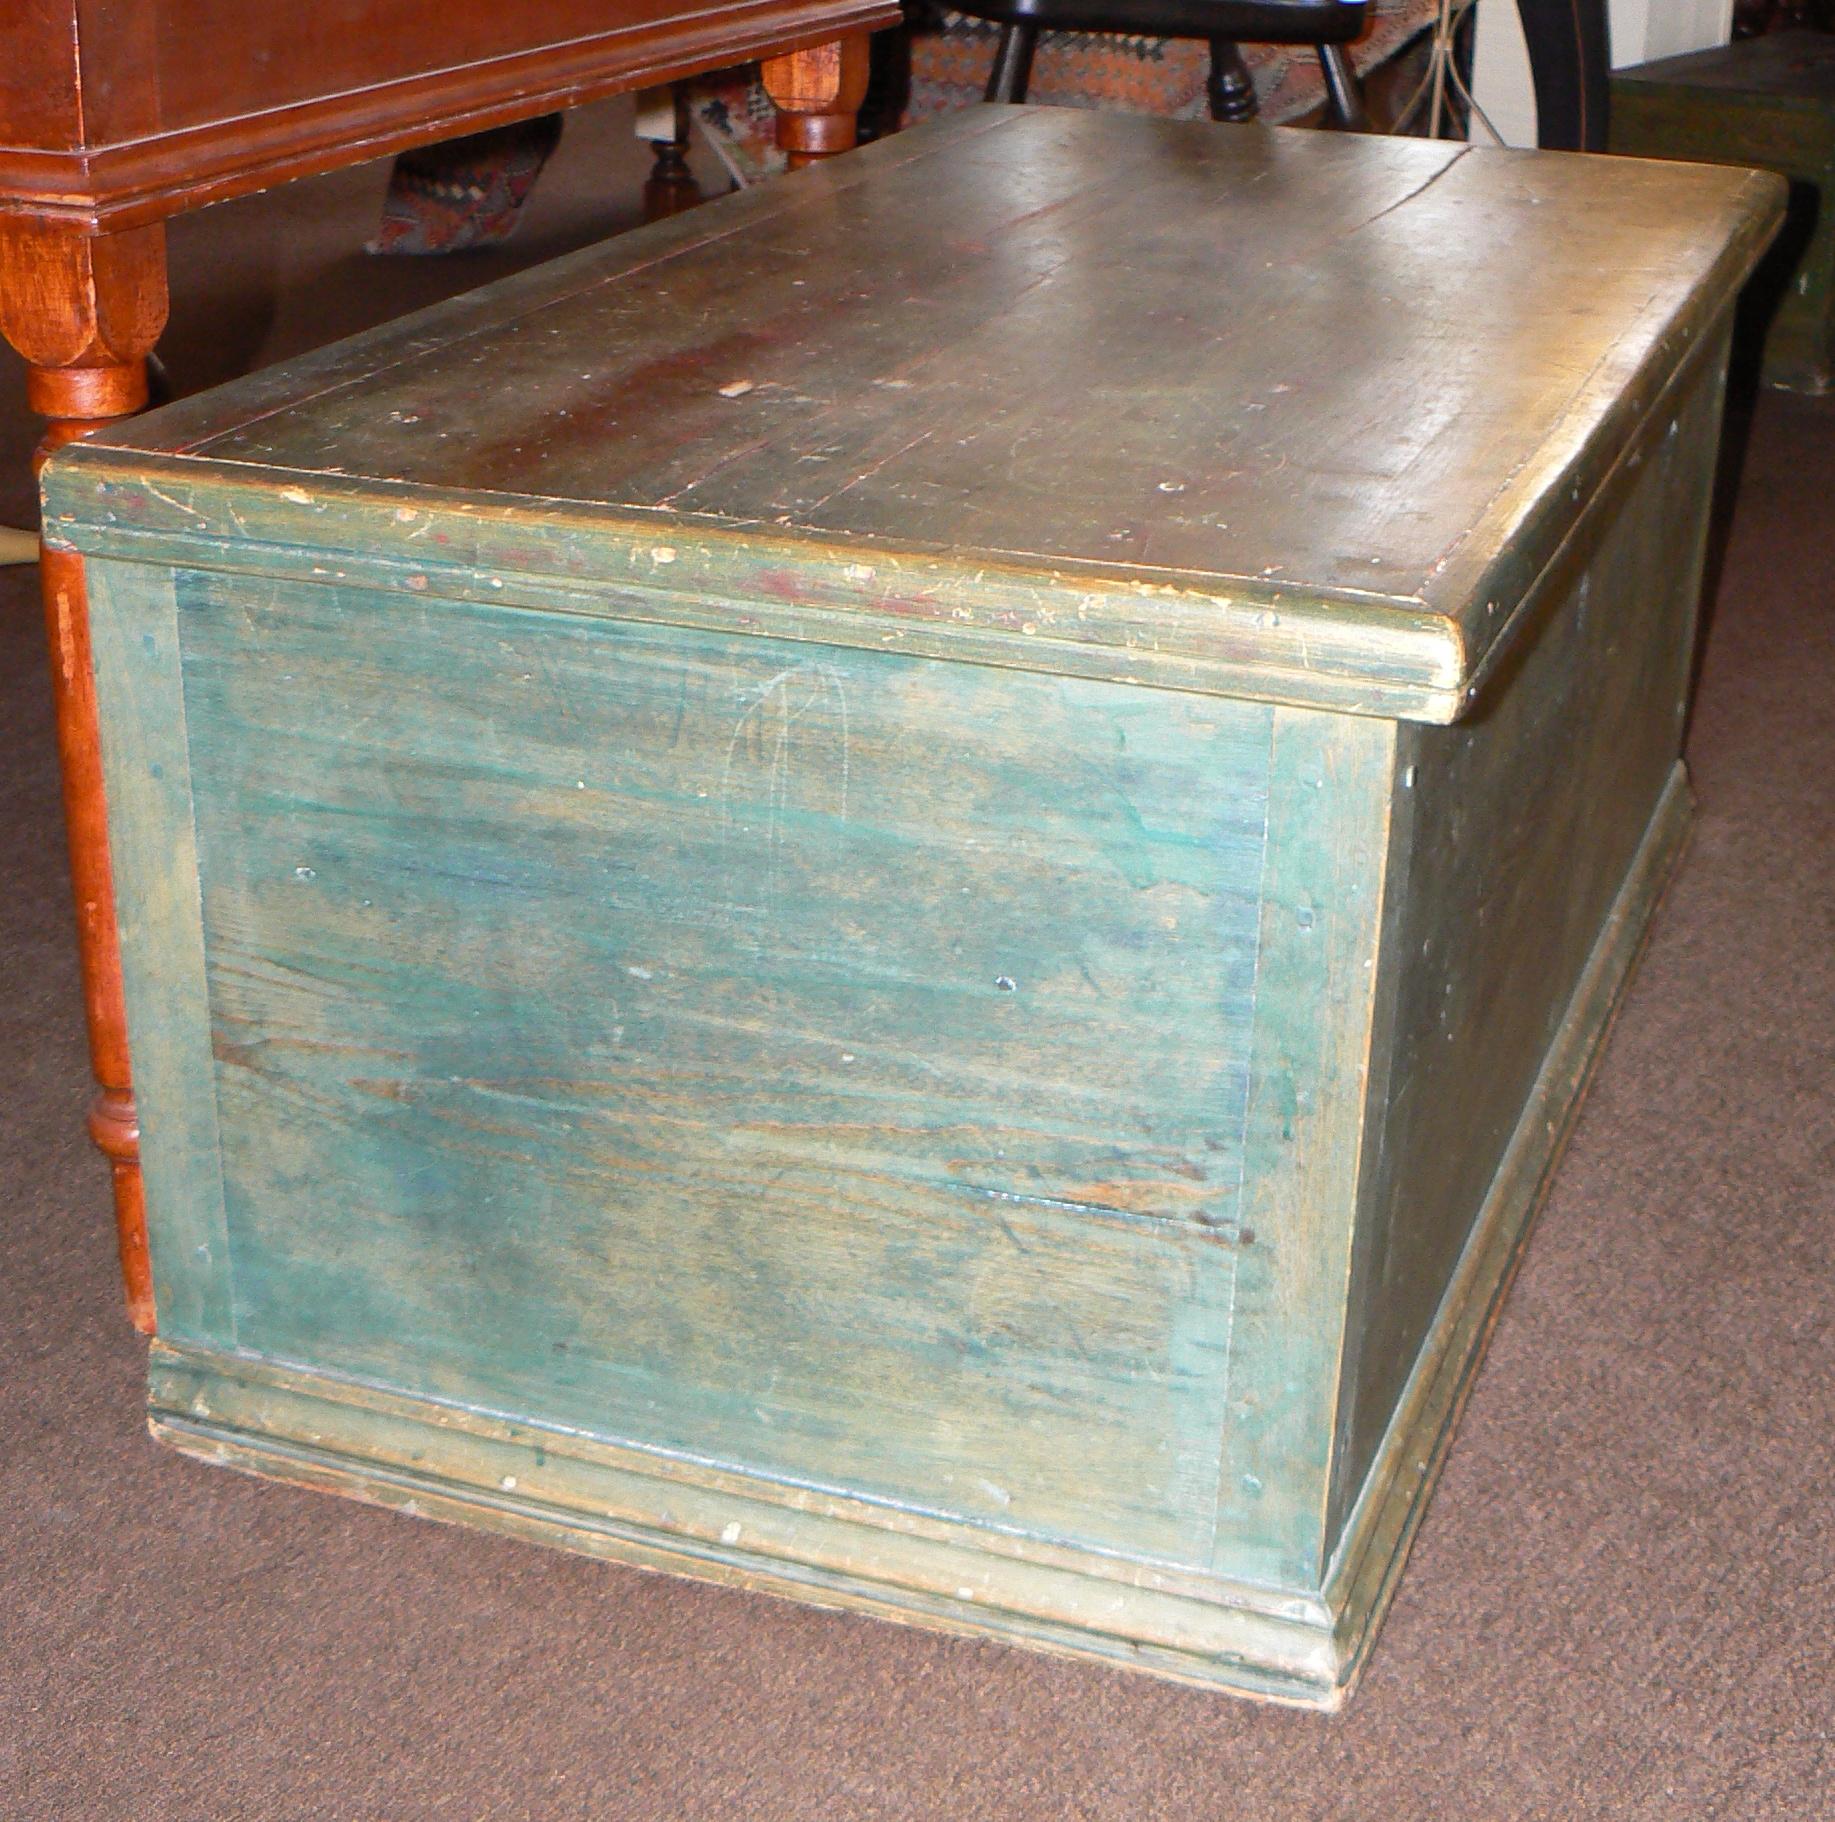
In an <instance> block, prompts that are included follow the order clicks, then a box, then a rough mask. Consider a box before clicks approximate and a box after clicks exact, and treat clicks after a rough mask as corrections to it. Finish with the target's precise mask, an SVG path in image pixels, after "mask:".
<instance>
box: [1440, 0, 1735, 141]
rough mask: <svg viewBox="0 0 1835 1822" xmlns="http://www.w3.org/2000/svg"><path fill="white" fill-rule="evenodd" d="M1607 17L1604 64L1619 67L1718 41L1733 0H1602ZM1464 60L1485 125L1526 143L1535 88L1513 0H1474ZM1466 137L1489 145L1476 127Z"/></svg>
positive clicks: (1724, 34) (1728, 28) (1727, 28)
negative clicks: (1471, 36) (1473, 28)
mask: <svg viewBox="0 0 1835 1822" xmlns="http://www.w3.org/2000/svg"><path fill="white" fill-rule="evenodd" d="M1609 16H1610V20H1611V30H1612V65H1613V68H1614V69H1619V68H1622V67H1623V66H1624V65H1626V64H1628V63H1648V62H1650V61H1651V59H1652V58H1655V57H1673V56H1675V55H1676V54H1677V53H1678V52H1680V51H1696V50H1700V49H1702V48H1703V47H1704V46H1706V45H1710V44H1725V43H1726V42H1727V39H1728V37H1729V35H1730V34H1731V32H1732V30H1733V0H1610V7H1609ZM1472 63H1473V68H1472V90H1473V93H1474V94H1475V95H1476V96H1477V97H1478V104H1479V106H1480V107H1482V108H1483V109H1484V111H1485V113H1486V114H1487V115H1488V116H1489V117H1490V120H1491V124H1492V125H1493V126H1495V127H1496V128H1497V130H1498V132H1499V133H1501V134H1502V135H1503V136H1504V139H1505V141H1506V143H1508V144H1510V145H1514V146H1532V145H1534V144H1535V142H1536V100H1535V91H1534V89H1533V87H1532V86H1531V83H1530V80H1529V52H1528V49H1527V48H1526V47H1525V45H1524V43H1523V25H1522V21H1521V20H1520V19H1518V17H1517V13H1516V5H1515V0H1479V5H1478V40H1477V43H1476V44H1475V46H1474V47H1473V53H1472ZM1472 137H1473V139H1475V140H1476V141H1478V143H1479V144H1481V145H1484V144H1488V143H1489V137H1488V135H1487V134H1486V133H1485V130H1484V128H1483V127H1480V126H1474V127H1473V129H1472Z"/></svg>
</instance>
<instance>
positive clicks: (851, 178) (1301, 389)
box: [46, 107, 1784, 720]
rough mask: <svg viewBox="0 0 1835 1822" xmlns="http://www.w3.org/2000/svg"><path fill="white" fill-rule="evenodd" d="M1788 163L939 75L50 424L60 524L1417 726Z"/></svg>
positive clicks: (413, 583)
mask: <svg viewBox="0 0 1835 1822" xmlns="http://www.w3.org/2000/svg"><path fill="white" fill-rule="evenodd" d="M1783 195H1784V186H1783V184H1782V182H1781V180H1779V179H1776V178H1773V177H1768V176H1761V175H1759V174H1757V173H1750V172H1742V171H1732V170H1726V169H1721V168H1708V167H1698V166H1685V165H1673V164H1659V163H1653V162H1644V161H1636V160H1621V159H1605V158H1587V157H1578V156H1571V155H1566V154H1554V153H1515V152H1493V151H1482V150H1474V149H1469V148H1465V147H1461V146H1457V145H1451V144H1443V143H1437V142H1431V141H1421V140H1408V139H1382V138H1363V137H1352V136H1348V135H1339V134H1332V133H1323V132H1305V131H1293V130H1283V129H1274V130H1268V129H1263V128H1259V127H1217V126H1211V125H1208V124H1200V123H1186V122H1167V121H1159V120H1146V119H1139V118H1130V117H1123V116H1105V115H1097V114H1092V113H1089V112H1085V111H1077V110H1063V109H1051V108H1036V107H1035V108H996V107H989V108H978V109H971V110H967V111H965V112H963V113H960V114H957V115H954V116H951V117H949V118H947V119H944V120H941V121H937V122H933V123H930V124H929V125H926V126H923V127H920V128H917V129H914V130H912V131H910V132H907V133H903V134H900V135H898V136H897V137H896V138H893V139H889V140H885V141H882V142H880V143H879V144H877V145H874V146H870V147H868V148H866V149H865V150H864V151H862V152H859V153H856V154H853V155H850V156H848V157H846V158H843V159H839V160H834V161H831V162H829V163H827V164H825V165H822V166H819V167H816V168H812V169H810V170H806V171H803V172H800V173H798V174H796V175H794V176H792V177H789V178H786V179H784V180H782V181H781V182H777V183H773V184H771V185H768V186H765V187H763V188H760V189H756V190H753V191H750V192H747V193H745V194H743V195H739V196H734V197H729V198H727V199H725V200H723V201H721V202H719V203H714V204H710V205H708V206H707V207H705V208H702V209H699V210H695V211H693V212H692V213H689V214H687V215H682V216H677V217H674V218H672V219H671V220H669V221H666V222H662V223H659V224H657V225H655V226H653V227H650V228H646V229H642V230H639V231H638V232H635V233H632V234H627V235H624V236H622V237H620V238H618V239H616V240H612V241H609V242H607V243H605V244H604V245H602V246H598V247H594V248H590V249H588V250H586V251H585V252H582V253H579V254H576V255H574V256H572V257H570V258H567V259H563V260H560V261H558V262H556V263H554V264H552V265H549V266H545V267H542V268H540V269H538V270H535V271H531V272H527V273H524V274H522V275H519V276H517V277H514V278H511V279H508V280H505V281H503V282H501V283H498V284H495V285H491V286H489V287H487V288H485V289H483V290H481V291H478V292H474V293H472V294H470V295H467V296H464V297H460V298H456V299H453V300H451V301H449V302H447V303H444V304H441V305H438V306H436V307H435V308H433V309H431V310H428V311H424V312H422V313H420V314H419V315H417V316H414V317H410V318H407V319H405V320H403V321H400V322H397V323H394V324H390V325H388V326H386V327H384V328H381V329H378V330H376V331H373V332H371V333H368V334H365V335H362V336H358V337H356V338H355V339H353V340H350V341H347V342H344V343H341V344H339V345H337V346H335V347H332V348H329V349H326V350H324V351H321V352H320V353H318V354H315V355H313V356H310V357H308V358H306V359H303V360H300V361H297V362H294V363H291V364H290V365H287V366H285V367H282V368H278V369H275V370H272V371H270V372H266V373H262V374H257V375H254V376H252V377H250V378H248V379H245V380H242V381H238V382H235V383H233V384H231V385H228V386H225V387H222V388H219V389H218V390H216V391H214V392H211V393H208V394H205V395H202V396H199V397H197V398H193V399H188V400H184V401H182V402H180V403H178V404H176V405H173V406H170V407H168V408H166V409H165V410H162V411H159V412H156V413H153V414H152V415H150V416H148V417H145V418H141V419H138V420H134V421H131V422H129V423H126V424H124V425H122V426H119V427H116V428H112V429H110V430H109V431H107V432H105V433H103V434H102V435H100V436H98V437H94V438H90V439H86V440H85V441H83V442H82V443H80V444H76V445H72V446H71V447H70V448H69V449H67V450H66V451H64V452H63V453H62V454H60V455H59V456H58V457H57V459H56V460H55V461H54V462H53V463H51V464H50V466H49V467H48V469H47V471H46V524H47V528H48V535H49V536H50V537H51V538H52V540H53V542H61V543H67V544H69V545H71V546H74V547H76V548H79V549H83V550H87V551H91V552H95V553H97V554H103V555H110V556H117V557H130V558H131V557H142V558H145V559H147V560H151V561H159V562H173V563H187V564H193V565H199V566H203V567H211V568H229V569H242V570H249V571H253V572H256V573H287V574H293V575H299V576H314V577H321V578H336V579H342V580H348V581H351V582H353V583H355V582H361V583H364V584H366V585H374V586H378V587H385V588H387V587H411V588H413V589H414V590H416V591H417V592H419V593H420V594H421V595H423V596H429V595H430V596H434V597H447V598H452V599H457V600H493V601H499V602H509V603H521V604H523V605H527V606H536V607H560V608H563V609H568V610H571V611H580V612H588V613H612V612H617V613H621V614H624V613H638V614H642V615H648V616H649V617H652V618H668V619H675V620H680V621H683V622H685V623H698V624H713V625H722V626H743V627H752V628H756V629H757V630H760V631H765V632H775V633H778V634H782V635H785V636H789V637H796V638H807V639H819V640H824V641H828V642H835V643H842V644H859V645H888V646H892V647H895V648H898V649H907V650H916V651H926V652H933V653H941V654H945V655H954V656H959V657H963V658H966V659H971V660H974V661H978V662H989V663H1001V664H1012V665H1018V666H1021V667H1024V668H1030V669H1042V670H1064V671H1069V672H1077V673H1082V674H1101V675H1114V676H1130V677H1134V678H1137V679H1139V680H1140V681H1143V682H1149V683H1163V684H1168V685H1171V686H1174V687H1181V688H1199V689H1214V690H1219V691H1226V692H1230V693H1238V694H1248V695H1255V696H1263V697H1268V698H1271V699H1275V700H1286V701H1296V702H1301V703H1309V702H1310V703H1318V704H1322V705H1325V706H1331V707H1335V708H1340V709H1349V710H1353V711H1361V712H1367V713H1376V714H1394V715H1406V716H1411V717H1416V718H1420V719H1427V720H1449V719H1452V718H1453V717H1455V716H1456V715H1458V714H1459V713H1460V712H1461V711H1462V709H1463V707H1464V706H1465V705H1466V704H1467V703H1468V702H1469V701H1470V700H1471V699H1472V698H1473V696H1474V695H1475V693H1476V690H1477V686H1478V683H1479V680H1480V678H1481V677H1482V675H1483V674H1484V673H1485V671H1486V670H1487V669H1488V668H1489V667H1490V666H1491V665H1492V664H1493V663H1494V662H1495V660H1496V659H1497V657H1498V656H1499V655H1500V654H1501V652H1502V651H1503V650H1504V649H1505V647H1506V646H1507V645H1508V643H1509V637H1508V634H1509V631H1510V629H1511V627H1512V626H1513V624H1514V622H1515V621H1516V620H1517V619H1518V618H1520V616H1519V615H1518V613H1517V610H1518V609H1519V608H1520V607H1521V605H1522V604H1523V603H1524V601H1525V600H1526V599H1528V598H1529V597H1530V594H1531V591H1532V589H1533V586H1534V583H1535V579H1536V577H1537V576H1538V575H1539V574H1540V573H1541V572H1542V571H1543V570H1544V569H1545V568H1546V567H1547V566H1548V564H1549V563H1550V562H1552V561H1553V560H1554V559H1555V558H1556V556H1557V553H1558V552H1559V550H1560V548H1561V545H1562V543H1563V542H1564V540H1565V539H1566V538H1567V537H1568V536H1569V534H1570V533H1571V532H1572V530H1573V528H1574V525H1575V523H1576V521H1577V519H1578V517H1579V516H1580V514H1581V512H1582V511H1583V510H1584V509H1585V507H1586V505H1587V504H1588V502H1589V501H1591V500H1592V499H1593V498H1594V496H1595V495H1597V494H1598V493H1599V492H1600V491H1601V489H1602V487H1605V486H1609V485H1610V480H1611V476H1612V475H1613V472H1614V470H1615V469H1618V470H1623V469H1624V468H1626V467H1627V466H1628V465H1632V464H1635V463H1636V462H1637V461H1638V460H1640V459H1641V454H1642V450H1643V447H1644V445H1645V443H1647V442H1648V440H1649V438H1650V437H1651V436H1653V435H1655V434H1659V430H1658V429H1657V428H1656V427H1655V426H1656V420H1657V418H1658V417H1659V416H1660V415H1661V412H1662V410H1663V407H1664V394H1665V392H1666V389H1667V388H1668V387H1669V386H1670V384H1671V383H1672V381H1673V380H1674V378H1675V376H1676V374H1677V372H1678V370H1679V368H1680V367H1682V366H1683V365H1685V364H1686V362H1687V361H1688V358H1689V356H1690V354H1691V352H1692V350H1693V349H1694V348H1696V347H1697V346H1700V345H1701V344H1702V343H1703V341H1704V340H1706V339H1709V338H1708V337H1707V331H1708V330H1709V329H1710V328H1711V327H1712V326H1714V325H1715V324H1716V323H1717V322H1718V321H1719V320H1720V319H1721V316H1722V313H1723V312H1724V311H1725V309H1726V308H1727V307H1728V306H1729V304H1730V302H1731V300H1732V297H1733V295H1734V293H1735V292H1736V290H1737V288H1738V286H1739V284H1740V283H1741V281H1742V280H1743V278H1744V277H1745V275H1746V273H1747V272H1748V271H1749V269H1750V267H1751V265H1752V264H1753V262H1754V261H1755V259H1756V258H1757V256H1758V254H1759V253H1760V252H1761V251H1762V249H1763V247H1764V244H1765V243H1766V241H1767V240H1768V239H1769V238H1770V236H1771V234H1772V232H1773V231H1774V230H1775V227H1776V224H1777V222H1778V220H1779V219H1780V218H1781V213H1782V199H1783Z"/></svg>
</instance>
